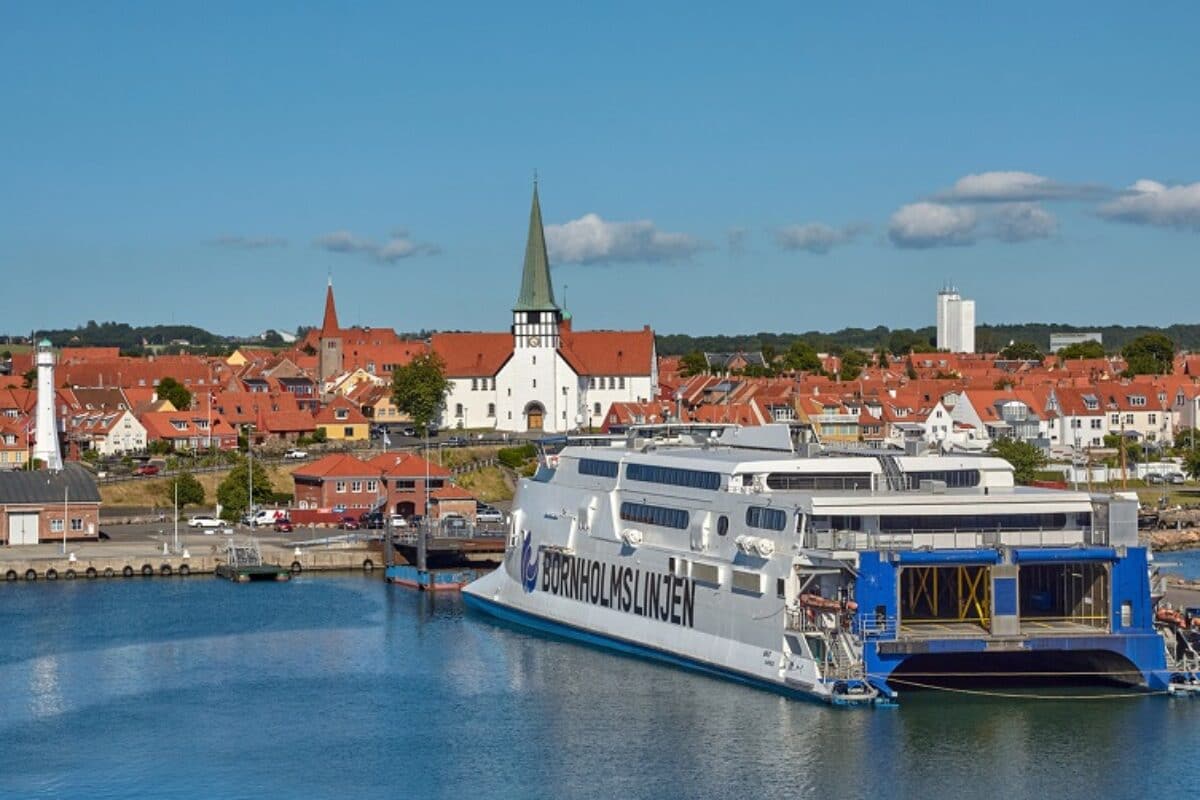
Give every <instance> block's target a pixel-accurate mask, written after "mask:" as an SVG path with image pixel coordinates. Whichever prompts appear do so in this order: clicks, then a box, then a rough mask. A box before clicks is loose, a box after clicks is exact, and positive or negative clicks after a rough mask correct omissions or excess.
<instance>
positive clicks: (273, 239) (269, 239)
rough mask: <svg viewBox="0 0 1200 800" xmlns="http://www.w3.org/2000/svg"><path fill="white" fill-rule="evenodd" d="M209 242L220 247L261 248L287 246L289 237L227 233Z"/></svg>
mask: <svg viewBox="0 0 1200 800" xmlns="http://www.w3.org/2000/svg"><path fill="white" fill-rule="evenodd" d="M209 244H213V245H217V246H219V247H233V248H238V249H241V250H261V249H263V248H264V247H287V239H282V238H280V237H278V236H242V235H241V234H226V235H224V236H218V237H217V238H216V239H213V240H211V241H210V242H209Z"/></svg>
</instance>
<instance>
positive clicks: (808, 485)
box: [578, 458, 980, 530]
mask: <svg viewBox="0 0 1200 800" xmlns="http://www.w3.org/2000/svg"><path fill="white" fill-rule="evenodd" d="M578 465H579V466H578V469H579V474H580V475H593V476H596V477H599V478H616V477H617V469H618V466H619V465H618V463H617V462H616V461H605V460H603V459H597V458H581V459H580V460H579V462H578ZM625 477H626V478H628V479H629V480H632V481H642V482H643V483H663V484H667V485H669V486H684V487H687V488H691V489H709V490H713V491H715V490H717V489H720V488H721V475H720V473H717V472H705V471H702V470H694V469H678V468H676V467H657V466H652V465H649V464H627V465H626V467H625ZM904 477H905V481H906V483H907V485H908V488H909V489H918V488H920V485H921V481H942V482H943V483H945V484H946V486H948V487H950V488H966V487H972V486H978V485H979V481H980V475H979V470H977V469H959V470H929V471H922V472H908V473H905V476H904ZM751 478H752V476H750V475H744V476H743V482H747V483H748V482H749V481H750V480H751ZM767 487H768V488H770V489H774V490H776V491H789V490H792V491H795V490H804V489H826V490H855V489H857V490H869V489H870V488H871V475H870V473H866V472H863V473H850V474H836V473H833V474H830V473H807V474H800V473H794V472H772V473H771V474H769V475H767ZM779 530H782V528H780V529H779Z"/></svg>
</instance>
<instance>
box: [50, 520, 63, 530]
mask: <svg viewBox="0 0 1200 800" xmlns="http://www.w3.org/2000/svg"><path fill="white" fill-rule="evenodd" d="M62 529H63V521H62V520H61V519H52V520H50V532H51V533H62Z"/></svg>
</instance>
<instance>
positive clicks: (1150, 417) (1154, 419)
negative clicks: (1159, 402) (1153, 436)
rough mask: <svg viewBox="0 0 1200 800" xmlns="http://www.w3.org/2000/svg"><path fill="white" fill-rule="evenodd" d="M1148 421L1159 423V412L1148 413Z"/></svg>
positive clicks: (1150, 423)
mask: <svg viewBox="0 0 1200 800" xmlns="http://www.w3.org/2000/svg"><path fill="white" fill-rule="evenodd" d="M1146 423H1147V424H1149V425H1157V424H1158V414H1147V415H1146Z"/></svg>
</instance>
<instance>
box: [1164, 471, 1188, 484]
mask: <svg viewBox="0 0 1200 800" xmlns="http://www.w3.org/2000/svg"><path fill="white" fill-rule="evenodd" d="M1167 480H1168V481H1170V482H1171V483H1175V484H1179V483H1183V482H1184V481H1185V480H1187V479H1186V478H1184V477H1183V473H1182V472H1168V473H1167Z"/></svg>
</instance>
